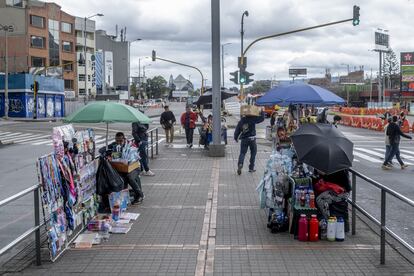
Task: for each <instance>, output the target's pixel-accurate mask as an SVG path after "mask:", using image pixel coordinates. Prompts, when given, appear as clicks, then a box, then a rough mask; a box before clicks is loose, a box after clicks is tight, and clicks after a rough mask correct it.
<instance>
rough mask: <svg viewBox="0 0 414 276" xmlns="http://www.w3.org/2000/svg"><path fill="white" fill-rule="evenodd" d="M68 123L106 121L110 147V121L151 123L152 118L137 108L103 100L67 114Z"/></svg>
mask: <svg viewBox="0 0 414 276" xmlns="http://www.w3.org/2000/svg"><path fill="white" fill-rule="evenodd" d="M63 121H64V122H66V123H106V146H107V147H108V125H109V124H110V123H134V122H140V123H142V124H149V123H151V119H150V118H148V117H147V116H146V115H144V114H143V113H141V112H140V111H138V110H137V109H135V108H133V107H131V106H129V105H126V104H121V103H116V102H109V101H106V102H104V101H102V102H94V103H90V104H87V105H85V106H84V107H82V108H80V109H79V110H77V111H75V112H73V113H72V114H70V115H69V116H67V117H66V118H65V119H64V120H63Z"/></svg>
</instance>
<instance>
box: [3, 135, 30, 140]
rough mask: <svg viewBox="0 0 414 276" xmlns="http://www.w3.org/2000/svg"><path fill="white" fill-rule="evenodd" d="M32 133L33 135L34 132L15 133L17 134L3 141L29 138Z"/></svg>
mask: <svg viewBox="0 0 414 276" xmlns="http://www.w3.org/2000/svg"><path fill="white" fill-rule="evenodd" d="M31 135H33V134H31V133H24V134H21V135H15V136H10V137H7V138H6V139H3V141H4V142H10V141H16V140H19V139H23V138H27V137H28V136H31Z"/></svg>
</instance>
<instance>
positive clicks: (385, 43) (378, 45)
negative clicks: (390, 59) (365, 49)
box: [375, 30, 390, 51]
mask: <svg viewBox="0 0 414 276" xmlns="http://www.w3.org/2000/svg"><path fill="white" fill-rule="evenodd" d="M389 43H390V35H389V34H388V33H387V32H385V31H382V30H378V31H376V32H375V49H377V50H381V51H388V48H389Z"/></svg>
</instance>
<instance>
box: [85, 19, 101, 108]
mask: <svg viewBox="0 0 414 276" xmlns="http://www.w3.org/2000/svg"><path fill="white" fill-rule="evenodd" d="M95 16H103V14H102V13H97V14H94V15H91V16H88V17H85V18H84V21H83V65H84V67H85V97H86V102H88V101H89V91H88V69H87V65H86V52H87V51H86V49H87V46H86V21H87V20H88V19H91V18H93V17H95Z"/></svg>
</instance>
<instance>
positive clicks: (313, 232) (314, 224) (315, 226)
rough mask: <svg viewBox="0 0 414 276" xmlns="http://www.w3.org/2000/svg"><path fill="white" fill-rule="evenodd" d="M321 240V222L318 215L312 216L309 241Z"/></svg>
mask: <svg viewBox="0 0 414 276" xmlns="http://www.w3.org/2000/svg"><path fill="white" fill-rule="evenodd" d="M318 240H319V221H318V218H317V217H316V215H312V216H311V219H310V221H309V241H318Z"/></svg>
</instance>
